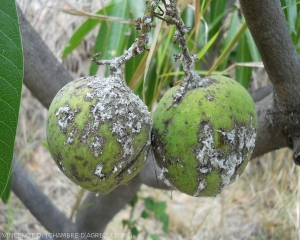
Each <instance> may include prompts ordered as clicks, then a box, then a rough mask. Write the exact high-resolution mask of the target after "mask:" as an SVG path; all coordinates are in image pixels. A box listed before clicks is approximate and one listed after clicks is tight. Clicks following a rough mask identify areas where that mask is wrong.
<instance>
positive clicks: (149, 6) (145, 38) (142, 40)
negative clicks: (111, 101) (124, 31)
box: [92, 0, 159, 77]
mask: <svg viewBox="0 0 300 240" xmlns="http://www.w3.org/2000/svg"><path fill="white" fill-rule="evenodd" d="M158 2H159V1H158V0H146V10H145V13H144V16H143V18H142V19H141V18H138V19H137V20H136V24H135V26H136V29H137V30H140V33H139V36H138V38H137V40H136V41H135V42H134V43H133V44H132V45H131V47H130V48H129V49H128V50H126V51H125V52H124V54H123V55H121V56H119V57H115V58H113V59H112V60H97V58H98V57H100V56H101V53H97V54H95V55H94V56H93V58H92V60H93V61H94V62H95V63H96V64H98V65H109V66H110V67H109V72H110V75H111V76H114V77H122V74H123V71H122V69H121V65H123V64H124V63H125V62H126V61H128V60H130V59H131V58H133V57H135V56H137V55H140V54H141V53H142V52H143V51H144V50H145V49H146V44H147V43H148V42H149V38H150V31H151V26H152V22H153V17H154V10H155V9H156V8H157V6H158Z"/></svg>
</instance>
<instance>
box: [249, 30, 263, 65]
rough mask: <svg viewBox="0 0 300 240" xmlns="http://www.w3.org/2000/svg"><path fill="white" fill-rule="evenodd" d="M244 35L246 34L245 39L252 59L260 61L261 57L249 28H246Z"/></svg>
mask: <svg viewBox="0 0 300 240" xmlns="http://www.w3.org/2000/svg"><path fill="white" fill-rule="evenodd" d="M245 36H246V39H247V44H248V47H249V51H250V55H251V59H252V61H254V62H260V61H261V58H260V54H259V51H258V48H257V46H256V44H255V42H254V40H253V37H252V35H251V33H250V31H249V29H247V30H246V31H245Z"/></svg>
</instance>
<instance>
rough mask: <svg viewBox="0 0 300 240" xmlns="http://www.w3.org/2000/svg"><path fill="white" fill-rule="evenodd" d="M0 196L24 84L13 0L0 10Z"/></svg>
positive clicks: (5, 3) (12, 145) (5, 182)
mask: <svg viewBox="0 0 300 240" xmlns="http://www.w3.org/2000/svg"><path fill="white" fill-rule="evenodd" d="M0 49H1V51H0V196H2V194H3V191H4V189H5V187H6V184H7V181H8V177H9V174H10V169H11V162H12V157H13V150H14V142H15V135H16V129H17V123H18V116H19V108H20V99H21V91H22V80H23V51H22V43H21V36H20V29H19V23H18V14H17V8H16V3H15V1H14V0H6V1H1V6H0Z"/></svg>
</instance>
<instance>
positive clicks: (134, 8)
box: [129, 0, 146, 19]
mask: <svg viewBox="0 0 300 240" xmlns="http://www.w3.org/2000/svg"><path fill="white" fill-rule="evenodd" d="M129 4H130V11H131V12H132V15H133V19H137V18H139V17H142V16H143V14H144V11H145V8H146V1H136V0H129Z"/></svg>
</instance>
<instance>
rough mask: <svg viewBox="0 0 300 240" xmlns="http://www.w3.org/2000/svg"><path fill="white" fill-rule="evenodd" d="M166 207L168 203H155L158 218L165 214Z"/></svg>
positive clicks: (154, 207) (154, 209)
mask: <svg viewBox="0 0 300 240" xmlns="http://www.w3.org/2000/svg"><path fill="white" fill-rule="evenodd" d="M166 207H167V204H166V202H154V204H153V211H154V212H155V214H156V216H160V215H163V214H165V210H166Z"/></svg>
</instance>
